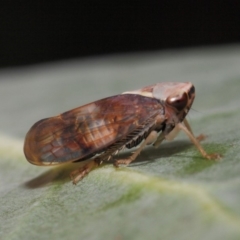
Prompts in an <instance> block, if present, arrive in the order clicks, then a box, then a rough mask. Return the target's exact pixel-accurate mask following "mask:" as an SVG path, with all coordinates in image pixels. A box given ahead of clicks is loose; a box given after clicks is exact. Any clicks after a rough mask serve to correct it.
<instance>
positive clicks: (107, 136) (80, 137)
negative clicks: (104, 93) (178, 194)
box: [24, 82, 219, 184]
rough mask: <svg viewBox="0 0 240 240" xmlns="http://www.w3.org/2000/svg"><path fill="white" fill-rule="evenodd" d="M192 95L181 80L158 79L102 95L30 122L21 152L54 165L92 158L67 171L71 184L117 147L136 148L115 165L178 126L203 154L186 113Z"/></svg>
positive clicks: (39, 162) (34, 161) (170, 134)
mask: <svg viewBox="0 0 240 240" xmlns="http://www.w3.org/2000/svg"><path fill="white" fill-rule="evenodd" d="M194 97H195V88H194V86H193V85H192V84H191V83H190V82H186V83H174V82H169V83H157V84H154V85H151V86H147V87H144V88H142V89H139V90H136V91H131V92H125V93H123V94H120V95H116V96H112V97H108V98H104V99H101V100H98V101H95V102H92V103H89V104H86V105H84V106H81V107H78V108H75V109H73V110H70V111H67V112H65V113H62V114H60V115H58V116H55V117H50V118H46V119H42V120H40V121H38V122H37V123H35V124H34V125H33V126H32V127H31V129H30V130H29V132H28V133H27V135H26V138H25V143H24V153H25V156H26V158H27V160H28V161H29V162H30V163H32V164H35V165H57V164H63V163H66V162H77V161H83V160H86V159H90V158H91V160H90V161H89V162H87V163H86V165H85V166H84V167H82V168H80V169H78V170H76V171H73V172H72V173H71V178H72V180H73V183H74V184H76V183H77V182H78V181H79V180H81V179H82V178H83V177H84V176H85V175H86V174H87V173H89V172H90V171H91V170H92V169H93V168H95V167H96V166H98V165H100V164H101V163H102V162H103V161H107V160H110V159H112V158H113V156H114V155H116V154H117V153H118V152H119V151H120V150H122V149H124V148H132V147H135V146H137V145H139V144H140V143H141V144H140V146H139V148H138V149H137V150H136V151H135V153H133V154H132V155H131V156H130V157H129V158H127V159H119V160H116V161H115V164H114V165H115V166H118V165H120V164H125V165H128V164H129V163H131V162H132V161H134V160H135V159H136V157H137V156H138V155H139V153H140V152H141V150H142V149H143V148H144V147H145V146H146V145H147V144H152V143H153V145H154V146H155V147H158V146H159V145H160V144H161V142H162V141H163V140H164V139H167V140H172V139H173V138H174V137H175V136H176V134H177V133H178V132H179V130H183V131H184V132H185V133H186V134H187V135H188V137H189V138H190V139H191V141H192V142H193V143H194V145H195V146H196V147H197V149H198V150H199V151H200V153H201V154H202V156H203V157H204V158H207V159H216V158H218V157H219V155H218V154H211V155H209V154H207V153H206V152H205V151H204V149H203V148H202V147H201V145H200V143H199V141H198V139H197V138H195V137H194V135H193V133H192V130H191V128H190V126H189V124H188V122H187V120H186V119H185V116H186V115H187V113H188V111H189V109H190V108H191V106H192V103H193V100H194Z"/></svg>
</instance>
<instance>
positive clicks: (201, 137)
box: [183, 118, 207, 142]
mask: <svg viewBox="0 0 240 240" xmlns="http://www.w3.org/2000/svg"><path fill="white" fill-rule="evenodd" d="M183 123H184V125H185V126H186V128H187V129H188V131H189V132H190V133H191V134H192V135H194V134H193V131H192V128H191V127H190V124H189V123H188V121H187V119H186V118H185V119H184V120H183ZM206 137H207V136H206V135H204V134H200V135H199V136H197V137H196V139H197V140H198V141H199V142H201V141H203V140H205V139H206Z"/></svg>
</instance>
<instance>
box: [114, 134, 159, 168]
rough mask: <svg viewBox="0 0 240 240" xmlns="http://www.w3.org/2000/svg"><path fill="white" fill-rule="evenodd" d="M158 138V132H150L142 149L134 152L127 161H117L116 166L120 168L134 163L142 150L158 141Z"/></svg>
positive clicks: (141, 146)
mask: <svg viewBox="0 0 240 240" xmlns="http://www.w3.org/2000/svg"><path fill="white" fill-rule="evenodd" d="M157 136H158V133H157V132H156V131H152V132H150V134H149V135H148V136H147V138H146V139H145V140H144V141H143V143H142V144H141V145H140V147H139V148H138V149H137V150H136V152H134V153H133V154H132V155H131V156H130V157H128V158H126V159H119V160H116V161H115V163H114V166H115V167H118V166H119V165H121V164H124V165H129V164H130V163H131V162H132V161H134V160H135V159H136V157H137V156H138V155H139V153H140V152H141V151H142V149H143V148H144V147H145V146H146V145H148V144H151V143H153V142H155V141H156V139H157Z"/></svg>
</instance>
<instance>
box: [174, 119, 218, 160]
mask: <svg viewBox="0 0 240 240" xmlns="http://www.w3.org/2000/svg"><path fill="white" fill-rule="evenodd" d="M184 123H185V122H184ZM188 126H189V124H188ZM176 127H178V128H179V129H181V130H183V131H184V132H185V133H186V134H187V136H188V137H189V138H190V140H191V141H192V143H193V144H194V145H195V146H196V148H197V149H198V151H199V152H200V153H201V154H202V156H203V157H204V158H207V159H209V160H211V159H219V158H220V157H221V155H220V154H217V153H213V154H207V153H206V151H205V150H204V149H203V147H202V146H201V144H200V143H199V140H198V139H197V138H196V137H194V135H193V133H192V131H191V128H188V127H187V126H184V125H183V124H182V123H178V124H177V125H176ZM189 127H190V126H189Z"/></svg>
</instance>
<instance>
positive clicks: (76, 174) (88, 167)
mask: <svg viewBox="0 0 240 240" xmlns="http://www.w3.org/2000/svg"><path fill="white" fill-rule="evenodd" d="M100 164H101V162H100V161H99V159H98V158H95V159H92V160H90V161H89V162H88V163H86V164H85V165H84V166H83V167H81V168H79V169H77V170H75V171H72V172H71V174H70V177H71V179H72V182H73V184H77V183H78V182H79V181H80V180H81V179H83V178H84V177H85V176H86V175H87V174H88V173H89V172H90V171H92V170H93V169H94V168H95V167H98V166H99V165H100Z"/></svg>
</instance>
